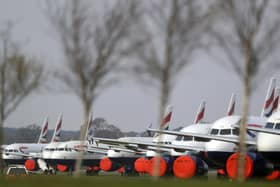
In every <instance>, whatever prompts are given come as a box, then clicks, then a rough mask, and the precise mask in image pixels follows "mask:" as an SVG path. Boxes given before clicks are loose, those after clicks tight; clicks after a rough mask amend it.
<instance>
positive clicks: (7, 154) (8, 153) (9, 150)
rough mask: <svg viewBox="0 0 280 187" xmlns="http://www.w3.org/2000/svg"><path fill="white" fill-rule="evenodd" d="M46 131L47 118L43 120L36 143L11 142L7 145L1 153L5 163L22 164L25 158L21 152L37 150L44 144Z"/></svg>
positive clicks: (27, 152) (26, 152)
mask: <svg viewBox="0 0 280 187" xmlns="http://www.w3.org/2000/svg"><path fill="white" fill-rule="evenodd" d="M47 132H48V119H47V118H46V119H45V120H44V122H43V125H42V128H41V132H40V135H39V139H38V142H37V143H13V144H10V145H7V146H6V147H5V149H4V152H3V153H2V158H3V159H4V161H5V163H6V164H24V162H25V160H26V159H24V156H23V155H22V154H29V153H34V152H39V151H41V150H42V148H43V147H44V146H45V145H46V144H44V143H43V142H46V135H47Z"/></svg>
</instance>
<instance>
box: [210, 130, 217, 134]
mask: <svg viewBox="0 0 280 187" xmlns="http://www.w3.org/2000/svg"><path fill="white" fill-rule="evenodd" d="M218 133H219V129H212V130H211V132H210V134H213V135H216V134H218Z"/></svg>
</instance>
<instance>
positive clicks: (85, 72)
mask: <svg viewBox="0 0 280 187" xmlns="http://www.w3.org/2000/svg"><path fill="white" fill-rule="evenodd" d="M105 3H107V4H106V5H108V7H106V8H104V10H103V11H100V10H99V11H100V12H98V14H96V15H93V13H96V12H94V11H93V6H98V4H99V6H100V3H98V4H97V3H96V4H93V2H92V1H85V0H83V1H80V0H71V1H63V2H57V1H53V2H50V1H46V8H45V10H46V14H47V16H48V18H49V20H50V21H51V23H52V25H53V26H54V28H55V29H56V31H57V34H58V36H59V42H60V43H61V46H62V49H63V53H64V56H65V68H64V69H63V70H61V71H59V72H58V73H57V75H58V78H59V79H60V80H61V81H62V82H63V83H64V84H65V85H66V86H67V87H68V88H69V89H70V90H71V91H72V92H73V93H75V95H76V96H78V97H79V99H80V100H81V102H82V105H83V110H84V125H83V126H82V128H81V139H82V140H84V138H85V132H86V131H85V129H86V128H85V126H86V124H87V119H88V116H89V113H90V111H92V110H93V109H92V106H93V104H94V101H95V100H96V98H97V97H98V95H99V94H100V93H101V92H102V91H103V90H104V89H105V88H107V87H109V86H110V85H112V84H114V83H115V82H116V80H117V79H116V77H115V76H114V75H115V74H116V73H117V72H118V71H119V69H121V66H122V63H123V62H124V61H125V60H124V59H125V58H126V57H127V55H129V54H130V53H131V52H133V50H135V48H136V47H137V46H138V45H140V44H141V42H138V40H136V39H134V38H137V37H135V32H134V31H135V28H134V24H135V23H136V22H137V19H138V13H137V9H136V8H137V5H136V1H129V0H118V1H114V2H111V3H108V2H107V1H106V2H105Z"/></svg>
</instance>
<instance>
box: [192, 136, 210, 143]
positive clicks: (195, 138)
mask: <svg viewBox="0 0 280 187" xmlns="http://www.w3.org/2000/svg"><path fill="white" fill-rule="evenodd" d="M194 140H195V141H198V142H209V140H207V139H205V138H200V137H194Z"/></svg>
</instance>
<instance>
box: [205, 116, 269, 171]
mask: <svg viewBox="0 0 280 187" xmlns="http://www.w3.org/2000/svg"><path fill="white" fill-rule="evenodd" d="M240 120H241V117H240V116H227V117H223V118H221V119H218V120H217V121H215V122H214V123H213V126H212V127H211V129H210V135H215V136H223V137H230V138H238V136H239V132H238V131H237V129H236V128H234V127H233V126H234V125H239V123H240ZM265 124H266V118H263V117H252V116H250V117H248V118H247V125H248V126H255V127H259V128H262V127H264V126H265ZM256 136H257V135H256V134H255V133H253V132H251V131H250V132H249V131H247V133H246V140H253V141H256ZM205 150H206V155H207V158H208V159H209V160H211V161H212V162H213V164H214V165H215V166H217V167H224V166H225V164H226V161H227V159H228V157H229V156H230V155H231V154H232V153H234V152H236V151H237V150H238V146H237V144H235V143H229V142H224V141H218V140H210V141H209V142H207V143H206V145H205Z"/></svg>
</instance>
